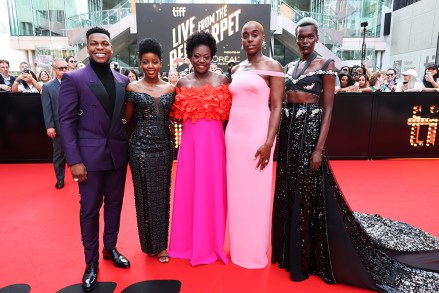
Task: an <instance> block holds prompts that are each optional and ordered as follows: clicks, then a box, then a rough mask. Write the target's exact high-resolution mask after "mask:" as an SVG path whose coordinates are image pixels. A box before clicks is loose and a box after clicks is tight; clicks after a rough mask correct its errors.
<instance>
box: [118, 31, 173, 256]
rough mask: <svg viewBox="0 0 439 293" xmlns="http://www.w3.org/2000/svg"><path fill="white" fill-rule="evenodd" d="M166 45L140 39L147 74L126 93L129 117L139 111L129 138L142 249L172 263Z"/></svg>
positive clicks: (170, 96) (170, 97)
mask: <svg viewBox="0 0 439 293" xmlns="http://www.w3.org/2000/svg"><path fill="white" fill-rule="evenodd" d="M161 53H162V51H161V46H160V44H159V43H158V42H157V41H156V40H153V39H144V40H142V41H141V42H140V43H139V56H140V64H141V68H142V69H143V71H144V73H145V77H144V78H143V79H141V80H139V81H137V82H134V83H130V84H129V85H128V87H127V94H126V111H125V113H126V119H127V120H130V119H131V117H132V116H133V115H134V116H135V118H136V123H137V125H136V128H135V130H134V132H133V135H132V137H131V140H130V148H129V164H130V167H131V172H132V177H133V184H134V197H135V204H136V214H137V227H138V231H139V238H140V245H141V248H142V251H143V252H145V253H147V254H148V255H150V256H155V255H158V259H159V261H160V262H163V263H165V262H168V261H169V258H168V253H167V247H168V230H169V211H170V191H171V172H172V162H173V144H172V138H171V132H170V121H169V112H170V110H171V107H172V104H173V103H174V96H175V88H174V86H172V85H170V84H169V83H167V82H165V81H162V80H160V79H159V73H160V69H161V67H162V61H161Z"/></svg>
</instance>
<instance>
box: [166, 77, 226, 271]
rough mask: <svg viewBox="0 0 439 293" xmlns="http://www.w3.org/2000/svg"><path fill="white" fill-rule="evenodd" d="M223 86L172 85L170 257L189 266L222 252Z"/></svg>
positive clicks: (223, 188) (224, 167)
mask: <svg viewBox="0 0 439 293" xmlns="http://www.w3.org/2000/svg"><path fill="white" fill-rule="evenodd" d="M230 99H231V97H230V92H229V89H228V86H226V85H222V86H220V87H217V88H214V87H212V86H211V85H207V86H204V87H201V88H182V89H181V90H179V89H177V96H176V97H175V104H174V107H173V116H174V117H175V118H176V119H182V120H183V121H184V122H183V130H182V138H181V145H180V149H179V152H178V160H177V174H176V180H175V189H174V205H173V214H172V226H171V237H170V244H169V255H170V256H171V257H175V258H183V259H189V260H190V263H191V264H192V265H193V266H196V265H201V264H209V263H212V262H214V261H216V260H218V259H220V260H222V261H223V262H224V263H227V262H228V259H227V256H226V255H225V253H224V248H223V247H224V238H225V227H226V216H227V198H226V188H227V187H226V150H225V143H224V130H223V124H222V121H223V120H225V119H227V118H228V114H229V110H230V103H231V101H230Z"/></svg>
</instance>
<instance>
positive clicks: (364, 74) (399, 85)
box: [335, 63, 439, 93]
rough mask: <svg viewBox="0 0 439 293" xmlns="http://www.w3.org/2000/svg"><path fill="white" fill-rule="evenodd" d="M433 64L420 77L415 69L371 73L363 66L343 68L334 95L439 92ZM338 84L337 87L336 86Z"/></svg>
mask: <svg viewBox="0 0 439 293" xmlns="http://www.w3.org/2000/svg"><path fill="white" fill-rule="evenodd" d="M438 68H439V67H438V65H437V64H435V63H427V64H426V66H425V71H424V72H423V75H422V76H421V77H419V76H418V73H417V72H416V70H415V69H408V70H406V71H403V72H401V76H402V79H401V80H400V81H399V82H398V81H397V76H398V72H397V70H396V69H394V68H389V69H387V70H383V71H377V72H372V71H371V70H369V69H368V68H366V67H365V66H364V65H363V66H361V67H360V66H353V67H348V66H343V67H342V68H341V69H340V72H339V73H338V81H337V86H336V88H335V92H336V93H342V92H358V93H361V92H421V91H425V92H429V91H439V71H438ZM338 84H339V85H338Z"/></svg>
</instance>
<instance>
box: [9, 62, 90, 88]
mask: <svg viewBox="0 0 439 293" xmlns="http://www.w3.org/2000/svg"><path fill="white" fill-rule="evenodd" d="M58 59H59V58H55V59H54V60H53V61H52V65H51V66H52V73H51V71H50V70H49V69H47V68H42V69H40V70H39V72H37V74H36V73H35V72H34V71H32V69H31V66H30V65H29V63H28V62H25V61H23V62H21V63H20V65H19V74H18V75H17V76H14V75H12V74H10V72H9V69H10V63H9V61H8V60H6V59H0V93H1V92H12V93H41V91H42V88H43V84H45V83H47V82H49V81H51V80H53V79H55V78H56V76H57V75H56V69H55V68H54V62H55V60H58ZM65 61H66V62H67V66H66V67H65V69H63V70H65V71H73V70H77V69H81V68H84V67H85V64H84V63H82V62H77V61H76V58H75V57H74V56H68V57H67V58H65ZM35 67H36V66H35ZM37 76H38V77H37Z"/></svg>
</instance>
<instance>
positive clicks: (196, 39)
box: [186, 31, 216, 58]
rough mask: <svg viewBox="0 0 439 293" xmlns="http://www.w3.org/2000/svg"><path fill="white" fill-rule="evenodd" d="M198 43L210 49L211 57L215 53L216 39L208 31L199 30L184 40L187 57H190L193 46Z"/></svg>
mask: <svg viewBox="0 0 439 293" xmlns="http://www.w3.org/2000/svg"><path fill="white" fill-rule="evenodd" d="M199 45H206V46H208V47H209V49H210V55H211V57H213V56H215V54H216V41H215V38H214V37H213V36H212V35H211V34H210V33H208V32H205V31H201V32H196V33H193V34H192V35H190V36H189V38H188V39H187V40H186V54H187V56H188V58H191V57H192V54H193V52H194V49H195V47H197V46H199Z"/></svg>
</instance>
